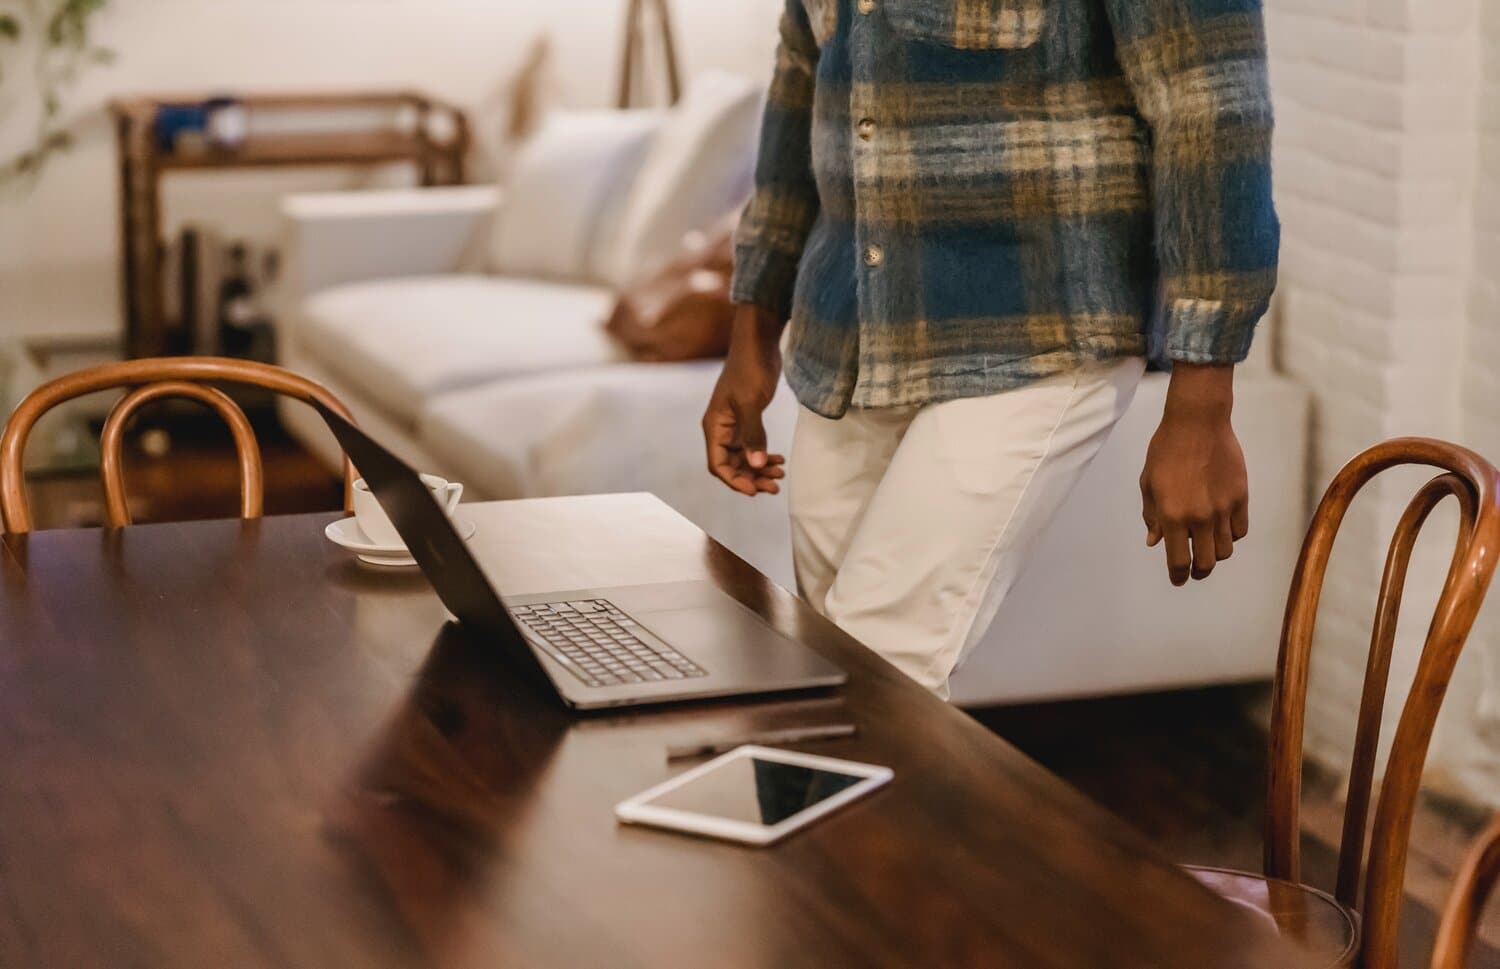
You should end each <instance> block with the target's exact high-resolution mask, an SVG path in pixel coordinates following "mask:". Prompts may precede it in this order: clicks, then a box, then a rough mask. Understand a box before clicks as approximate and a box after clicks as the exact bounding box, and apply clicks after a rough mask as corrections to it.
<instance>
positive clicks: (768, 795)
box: [615, 746, 892, 845]
mask: <svg viewBox="0 0 1500 969" xmlns="http://www.w3.org/2000/svg"><path fill="white" fill-rule="evenodd" d="M891 776H892V775H891V771H890V769H889V768H887V767H875V766H872V765H870V764H856V763H854V762H852V761H847V760H835V759H833V758H831V757H816V756H814V755H812V754H799V753H796V752H795V751H790V750H772V749H770V748H768V747H753V746H749V747H740V748H738V749H736V750H732V751H730V752H729V753H727V754H725V755H724V756H722V757H719V758H717V759H715V760H711V761H709V762H708V763H706V764H703V765H701V766H699V767H695V768H693V769H692V770H690V771H688V772H687V773H685V774H682V775H680V776H678V777H674V778H672V779H671V780H669V781H667V782H666V783H663V784H658V785H657V786H656V787H653V788H652V789H651V790H649V791H647V792H646V793H644V794H638V795H636V796H635V797H633V798H631V799H629V800H628V801H623V802H621V803H620V804H619V805H617V806H616V807H615V817H617V818H619V819H620V820H621V821H624V822H626V823H627V824H646V825H651V826H652V827H657V828H670V829H672V830H674V831H685V832H687V833H689V834H699V835H706V836H708V837H711V838H723V839H725V840H727V841H739V842H743V843H744V844H751V845H769V844H774V843H775V842H777V841H780V840H781V839H782V838H785V837H786V836H787V835H789V834H791V833H792V832H793V831H796V830H798V829H799V828H804V827H806V826H807V825H809V824H812V823H813V822H814V821H816V820H818V819H819V818H821V817H824V816H825V815H828V814H830V813H832V812H833V811H837V810H838V809H839V808H841V807H843V806H844V805H846V804H849V803H850V802H852V801H856V800H858V799H859V798H862V797H864V796H865V795H866V794H869V793H870V792H871V791H873V790H875V789H876V788H878V787H880V786H881V785H883V784H885V783H887V782H889V781H890V779H891Z"/></svg>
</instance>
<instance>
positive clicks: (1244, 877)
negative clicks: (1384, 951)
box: [1186, 865, 1359, 969]
mask: <svg viewBox="0 0 1500 969" xmlns="http://www.w3.org/2000/svg"><path fill="white" fill-rule="evenodd" d="M1186 871H1187V873H1188V874H1189V875H1192V876H1193V877H1194V878H1196V879H1198V881H1199V882H1201V883H1203V884H1204V885H1205V886H1207V887H1208V888H1209V890H1210V891H1212V892H1214V893H1215V894H1217V895H1218V896H1219V897H1220V898H1223V899H1226V900H1227V901H1230V902H1233V903H1234V904H1236V905H1240V906H1243V907H1244V908H1247V909H1249V910H1251V911H1252V912H1254V913H1255V914H1256V915H1257V916H1258V917H1259V918H1261V919H1263V920H1265V921H1266V922H1267V923H1268V924H1269V925H1270V926H1271V927H1273V928H1274V930H1275V932H1276V933H1277V934H1278V935H1280V936H1281V937H1282V938H1285V939H1289V940H1291V941H1293V942H1295V943H1297V944H1298V945H1300V946H1301V947H1302V948H1303V949H1306V950H1307V951H1308V952H1310V953H1312V954H1314V955H1315V956H1318V957H1320V958H1321V960H1322V962H1321V964H1322V965H1325V966H1328V967H1329V969H1337V967H1344V966H1352V965H1353V964H1354V955H1355V952H1356V950H1357V949H1358V948H1359V918H1358V916H1356V915H1355V914H1354V913H1353V912H1351V911H1350V910H1349V909H1347V908H1345V907H1344V906H1343V905H1341V904H1339V902H1338V901H1337V900H1336V899H1334V897H1333V896H1332V895H1329V894H1328V893H1327V892H1321V891H1319V890H1318V889H1316V888H1311V887H1309V886H1307V885H1298V884H1296V883H1294V882H1288V881H1282V880H1281V879H1279V878H1267V877H1265V876H1264V875H1256V874H1253V873H1251V872H1243V871H1230V870H1229V869H1225V868H1199V867H1196V866H1193V865H1188V866H1186Z"/></svg>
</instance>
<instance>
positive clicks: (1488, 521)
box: [1265, 438, 1500, 969]
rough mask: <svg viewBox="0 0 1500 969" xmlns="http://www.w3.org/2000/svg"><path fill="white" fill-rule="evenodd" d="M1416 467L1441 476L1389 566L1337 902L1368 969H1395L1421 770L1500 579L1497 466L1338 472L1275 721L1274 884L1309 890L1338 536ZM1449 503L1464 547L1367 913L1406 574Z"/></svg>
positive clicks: (1400, 456)
mask: <svg viewBox="0 0 1500 969" xmlns="http://www.w3.org/2000/svg"><path fill="white" fill-rule="evenodd" d="M1409 464H1415V465H1426V466H1430V467H1433V468H1436V469H1438V470H1439V471H1441V472H1442V473H1441V474H1439V475H1438V476H1437V477H1435V478H1433V479H1432V480H1431V481H1429V482H1428V483H1427V484H1426V485H1425V486H1424V487H1423V488H1422V489H1421V490H1420V491H1418V493H1417V495H1416V497H1414V498H1413V499H1412V501H1411V503H1410V504H1409V505H1408V506H1407V508H1406V511H1405V513H1404V514H1403V515H1402V516H1401V521H1400V524H1399V525H1398V526H1397V528H1396V534H1395V536H1394V538H1393V539H1392V541H1391V547H1390V552H1389V554H1388V555H1387V557H1386V563H1385V571H1384V574H1383V576H1382V578H1381V583H1380V597H1379V601H1378V603H1377V605H1376V615H1375V624H1374V629H1373V631H1372V633H1371V639H1370V654H1369V658H1368V661H1367V663H1366V668H1365V683H1364V694H1363V696H1362V698H1361V700H1360V708H1359V721H1358V725H1357V728H1356V733H1355V745H1354V755H1353V763H1352V767H1351V770H1350V780H1349V796H1348V803H1347V806H1346V808H1345V812H1344V829H1343V840H1342V843H1341V845H1340V850H1339V874H1338V884H1337V888H1336V889H1335V892H1334V895H1335V897H1336V898H1337V899H1338V901H1339V902H1340V903H1342V904H1343V905H1345V906H1348V907H1349V908H1351V909H1353V910H1356V911H1359V912H1360V913H1362V914H1361V924H1362V936H1363V937H1362V939H1361V942H1360V949H1359V952H1360V957H1359V959H1360V961H1359V963H1358V964H1359V965H1361V966H1363V967H1364V969H1390V967H1393V966H1394V965H1395V963H1396V937H1397V927H1398V919H1399V915H1400V911H1401V897H1402V883H1403V881H1404V878H1405V873H1406V859H1407V848H1408V842H1409V839H1410V835H1411V824H1412V815H1413V813H1414V812H1415V810H1416V803H1417V794H1418V788H1419V785H1420V782H1421V776H1422V768H1423V765H1424V763H1425V762H1426V758H1427V749H1428V745H1429V743H1430V742H1431V740H1432V731H1433V727H1434V725H1435V724H1436V721H1437V715H1438V710H1439V708H1440V707H1441V706H1442V702H1443V696H1444V694H1445V692H1446V691H1447V688H1448V682H1449V680H1450V678H1451V677H1452V675H1453V668H1454V665H1455V664H1456V663H1457V661H1458V656H1459V653H1460V651H1461V650H1462V648H1463V645H1464V641H1465V640H1466V639H1467V638H1468V635H1469V631H1470V629H1471V628H1472V627H1473V625H1474V618H1475V616H1476V615H1477V614H1478V612H1479V607H1480V605H1481V604H1482V603H1483V601H1484V596H1485V593H1486V591H1487V590H1488V588H1489V584H1490V580H1491V579H1492V578H1493V576H1494V572H1495V564H1496V556H1497V555H1500V504H1497V501H1500V473H1497V472H1496V470H1495V468H1494V466H1493V465H1491V464H1490V463H1489V462H1488V461H1486V460H1484V459H1483V458H1481V457H1480V456H1479V455H1477V454H1475V453H1473V452H1472V451H1468V450H1466V449H1464V448H1461V447H1458V446H1456V445H1452V444H1446V443H1443V442H1441V441H1433V440H1428V439H1424V438H1400V439H1397V440H1393V441H1387V442H1386V443H1384V444H1380V445H1377V446H1376V447H1373V448H1371V449H1370V450H1368V451H1366V452H1364V453H1363V454H1361V455H1359V456H1358V457H1356V458H1355V459H1354V460H1353V461H1351V462H1349V464H1348V465H1346V466H1345V467H1344V469H1343V470H1342V471H1340V472H1339V474H1338V476H1337V477H1336V478H1335V479H1334V481H1333V483H1332V484H1331V485H1330V486H1329V488H1328V491H1327V493H1326V494H1325V495H1324V496H1323V500H1322V503H1321V504H1320V505H1319V506H1318V510H1317V514H1316V516H1315V517H1314V519H1313V524H1312V527H1311V529H1310V530H1309V532H1308V536H1307V540H1306V542H1305V543H1304V544H1303V547H1302V554H1301V557H1300V558H1299V560H1298V562H1297V568H1296V571H1295V573H1294V574H1293V578H1292V587H1291V593H1290V595H1289V597H1288V599H1287V612H1286V619H1285V624H1284V626H1283V628H1282V635H1281V655H1280V659H1279V661H1278V664H1277V675H1276V685H1275V691H1274V694H1273V700H1272V709H1271V744H1270V757H1269V780H1268V787H1267V792H1266V799H1267V800H1266V833H1265V874H1266V875H1267V876H1270V877H1273V878H1282V879H1286V880H1288V881H1293V882H1300V880H1301V879H1300V875H1301V866H1300V857H1299V845H1298V832H1299V829H1298V811H1299V809H1300V802H1301V796H1302V742H1303V725H1304V714H1305V713H1306V704H1307V679H1308V664H1309V658H1310V655H1311V652H1312V638H1313V629H1314V626H1315V623H1316V619H1317V611H1318V600H1319V597H1320V595H1321V593H1322V588H1323V579H1324V575H1325V573H1326V572H1327V568H1328V559H1329V555H1330V553H1331V552H1332V550H1333V543H1334V538H1335V536H1336V535H1337V533H1338V529H1339V525H1340V523H1341V522H1342V521H1343V518H1344V515H1345V513H1346V512H1347V511H1348V510H1349V506H1350V504H1351V503H1352V502H1353V500H1354V497H1355V496H1356V495H1357V494H1358V493H1359V491H1360V490H1361V489H1362V488H1363V487H1364V486H1365V485H1366V484H1368V483H1369V482H1370V481H1371V480H1373V479H1374V478H1375V477H1376V476H1377V475H1379V474H1381V473H1382V472H1384V471H1386V470H1389V469H1390V468H1393V467H1396V466H1398V465H1409ZM1450 495H1451V496H1453V497H1454V498H1456V499H1457V501H1458V504H1459V509H1460V515H1461V521H1460V525H1459V530H1458V541H1457V544H1456V547H1455V548H1454V552H1453V560H1452V565H1451V566H1450V568H1449V570H1448V576H1447V580H1446V581H1445V583H1444V585H1443V591H1442V595H1441V596H1440V597H1439V599H1438V604H1437V608H1436V610H1435V612H1434V614H1433V618H1432V622H1431V625H1430V626H1429V627H1428V631H1427V638H1426V641H1425V642H1424V644H1423V647H1422V654H1421V658H1420V660H1419V661H1418V666H1417V672H1416V676H1415V679H1414V680H1413V682H1412V686H1411V689H1410V691H1409V693H1408V694H1407V698H1406V702H1405V705H1404V707H1403V709H1402V712H1401V717H1400V719H1399V721H1398V722H1397V726H1396V735H1395V740H1394V742H1393V744H1392V746H1391V752H1390V755H1389V757H1388V759H1387V761H1386V770H1385V778H1384V781H1383V782H1382V784H1381V789H1380V797H1379V801H1378V803H1377V804H1376V807H1375V819H1374V825H1373V827H1372V829H1371V830H1372V835H1371V838H1370V848H1369V861H1368V873H1367V874H1366V876H1365V879H1364V881H1365V885H1364V889H1363V895H1362V901H1363V904H1362V905H1361V904H1358V903H1359V902H1360V901H1361V888H1360V880H1361V878H1360V876H1361V869H1362V867H1364V861H1365V857H1364V856H1365V829H1366V824H1367V820H1368V814H1369V805H1370V794H1371V788H1372V785H1373V777H1374V769H1375V751H1376V746H1377V742H1378V740H1379V736H1380V720H1381V712H1382V709H1383V707H1384V704H1385V695H1386V687H1387V681H1388V678H1389V673H1390V663H1391V649H1392V644H1393V642H1394V639H1395V635H1396V620H1397V617H1398V614H1399V613H1400V608H1401V594H1402V590H1403V587H1404V585H1405V581H1406V570H1407V566H1408V564H1409V563H1410V560H1411V553H1412V548H1413V546H1414V545H1415V544H1416V539H1417V534H1418V532H1419V531H1420V530H1421V528H1422V525H1423V524H1424V523H1425V522H1426V521H1427V518H1428V516H1429V515H1430V514H1431V513H1432V510H1433V509H1434V508H1435V507H1437V505H1438V504H1439V503H1440V502H1442V501H1443V499H1445V498H1447V497H1448V496H1450Z"/></svg>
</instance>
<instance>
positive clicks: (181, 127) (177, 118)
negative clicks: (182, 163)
mask: <svg viewBox="0 0 1500 969" xmlns="http://www.w3.org/2000/svg"><path fill="white" fill-rule="evenodd" d="M208 111H209V106H208V105H207V104H163V105H162V106H161V107H159V108H157V109H156V144H157V147H158V148H160V149H161V150H162V151H168V152H169V151H173V150H174V149H176V147H177V139H178V138H180V137H182V136H183V135H184V134H202V133H203V132H204V131H205V130H206V129H207V128H208Z"/></svg>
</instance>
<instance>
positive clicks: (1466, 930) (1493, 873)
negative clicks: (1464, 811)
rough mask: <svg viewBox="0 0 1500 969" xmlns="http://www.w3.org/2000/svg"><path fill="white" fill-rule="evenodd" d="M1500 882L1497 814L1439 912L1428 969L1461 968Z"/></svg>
mask: <svg viewBox="0 0 1500 969" xmlns="http://www.w3.org/2000/svg"><path fill="white" fill-rule="evenodd" d="M1497 880H1500V814H1497V815H1495V817H1494V819H1493V820H1491V821H1490V825H1489V827H1488V828H1486V829H1485V831H1484V833H1483V834H1481V835H1480V836H1479V838H1478V839H1477V840H1476V841H1475V842H1474V846H1473V847H1472V848H1470V849H1469V854H1468V856H1467V857H1465V858H1464V863H1463V867H1462V868H1460V869H1459V872H1458V879H1457V880H1456V881H1455V882H1454V883H1453V893H1452V894H1451V895H1449V896H1448V904H1447V906H1446V907H1445V908H1444V909H1443V921H1442V923H1441V924H1439V925H1438V934H1437V944H1436V945H1434V946H1433V949H1432V969H1464V966H1465V965H1466V964H1467V962H1468V959H1469V955H1470V954H1471V953H1472V952H1473V949H1474V939H1475V937H1476V936H1477V935H1478V934H1479V916H1480V915H1481V914H1483V912H1484V906H1485V903H1487V902H1488V901H1489V899H1490V895H1491V894H1492V893H1493V892H1494V890H1495V882H1496V881H1497Z"/></svg>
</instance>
